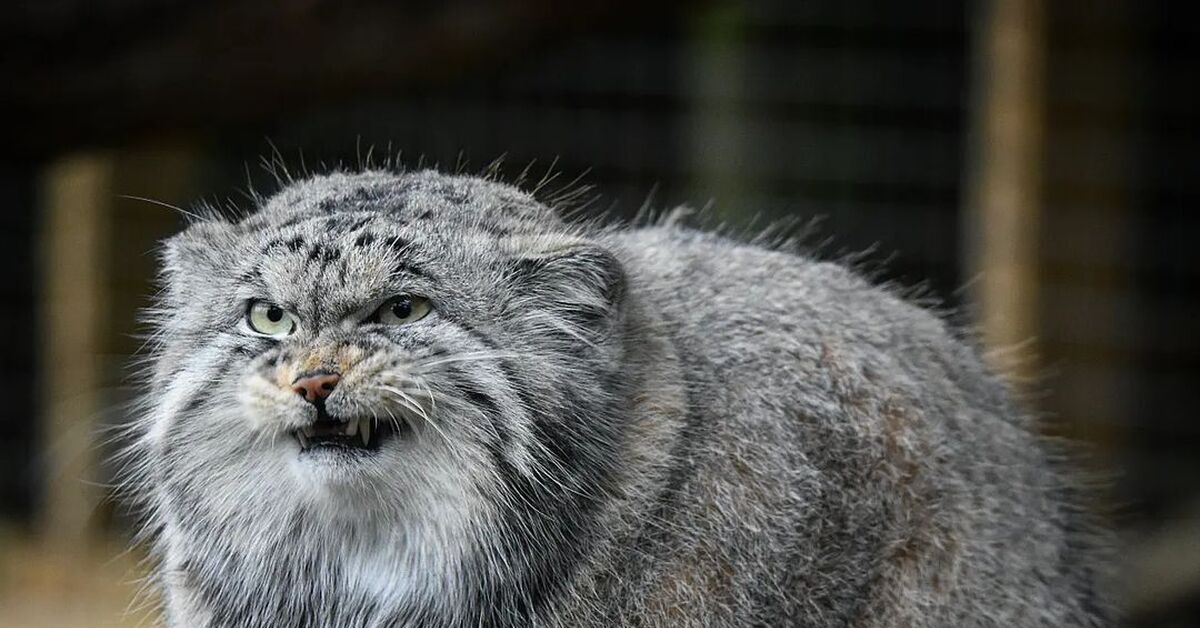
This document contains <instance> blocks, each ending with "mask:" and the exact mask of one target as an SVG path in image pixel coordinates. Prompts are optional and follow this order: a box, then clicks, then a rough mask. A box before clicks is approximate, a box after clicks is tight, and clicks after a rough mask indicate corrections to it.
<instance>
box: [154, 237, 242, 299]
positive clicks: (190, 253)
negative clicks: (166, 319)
mask: <svg viewBox="0 0 1200 628" xmlns="http://www.w3.org/2000/svg"><path fill="white" fill-rule="evenodd" d="M236 245H237V238H236V236H235V234H234V233H233V230H232V229H230V225H229V224H228V223H225V222H221V221H207V222H199V223H195V224H193V225H191V226H189V227H188V228H187V229H184V230H183V231H182V232H181V233H178V234H176V235H174V236H171V237H170V238H168V239H167V240H166V242H164V243H163V247H162V252H161V266H160V268H161V269H162V279H163V281H164V282H165V283H166V287H167V289H168V291H169V292H173V291H175V290H176V289H177V288H178V287H179V286H177V285H176V284H179V283H181V282H189V283H190V282H192V281H193V280H204V279H210V278H212V277H216V276H221V275H224V274H228V273H229V272H230V270H231V269H233V268H236V267H237V262H238V261H239V260H238V259H237V255H236V251H237V246H236Z"/></svg>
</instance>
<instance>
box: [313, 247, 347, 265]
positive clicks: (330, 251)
mask: <svg viewBox="0 0 1200 628" xmlns="http://www.w3.org/2000/svg"><path fill="white" fill-rule="evenodd" d="M341 256H342V252H341V250H339V249H337V248H336V247H332V246H321V245H320V244H317V245H315V246H313V247H312V250H311V251H309V253H308V261H310V262H313V261H317V260H320V261H321V262H323V263H326V264H328V263H329V262H332V261H334V260H337V259H338V258H339V257H341Z"/></svg>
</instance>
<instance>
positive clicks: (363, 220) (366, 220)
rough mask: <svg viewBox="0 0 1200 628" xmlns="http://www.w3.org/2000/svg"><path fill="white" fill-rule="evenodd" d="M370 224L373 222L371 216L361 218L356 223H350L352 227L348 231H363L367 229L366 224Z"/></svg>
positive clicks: (347, 228)
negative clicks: (364, 228)
mask: <svg viewBox="0 0 1200 628" xmlns="http://www.w3.org/2000/svg"><path fill="white" fill-rule="evenodd" d="M369 222H371V217H370V216H366V217H363V218H359V219H358V220H355V221H354V222H352V223H350V226H349V227H346V231H351V232H353V231H358V230H359V229H362V228H363V227H365V226H366V224H367V223H369Z"/></svg>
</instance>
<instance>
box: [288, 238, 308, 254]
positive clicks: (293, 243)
mask: <svg viewBox="0 0 1200 628" xmlns="http://www.w3.org/2000/svg"><path fill="white" fill-rule="evenodd" d="M303 246H304V238H303V237H301V236H296V237H294V238H292V239H291V240H288V241H287V247H288V250H289V251H291V252H293V253H295V252H296V251H299V250H300V248H301V247H303Z"/></svg>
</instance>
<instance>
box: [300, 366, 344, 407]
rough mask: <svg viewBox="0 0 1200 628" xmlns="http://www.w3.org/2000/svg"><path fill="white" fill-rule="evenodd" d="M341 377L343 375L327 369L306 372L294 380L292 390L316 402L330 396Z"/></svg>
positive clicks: (310, 401) (311, 401)
mask: <svg viewBox="0 0 1200 628" xmlns="http://www.w3.org/2000/svg"><path fill="white" fill-rule="evenodd" d="M341 379H342V376H341V375H338V374H337V373H330V372H327V371H325V372H316V373H305V374H303V375H301V376H300V377H297V378H296V381H294V382H292V390H293V391H295V393H296V394H297V395H300V396H301V397H304V399H305V400H307V401H308V402H309V403H316V402H318V401H320V400H322V399H324V398H326V397H328V396H329V395H330V394H331V393H332V392H333V389H334V387H335V386H337V384H338V382H339V381H341Z"/></svg>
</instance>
